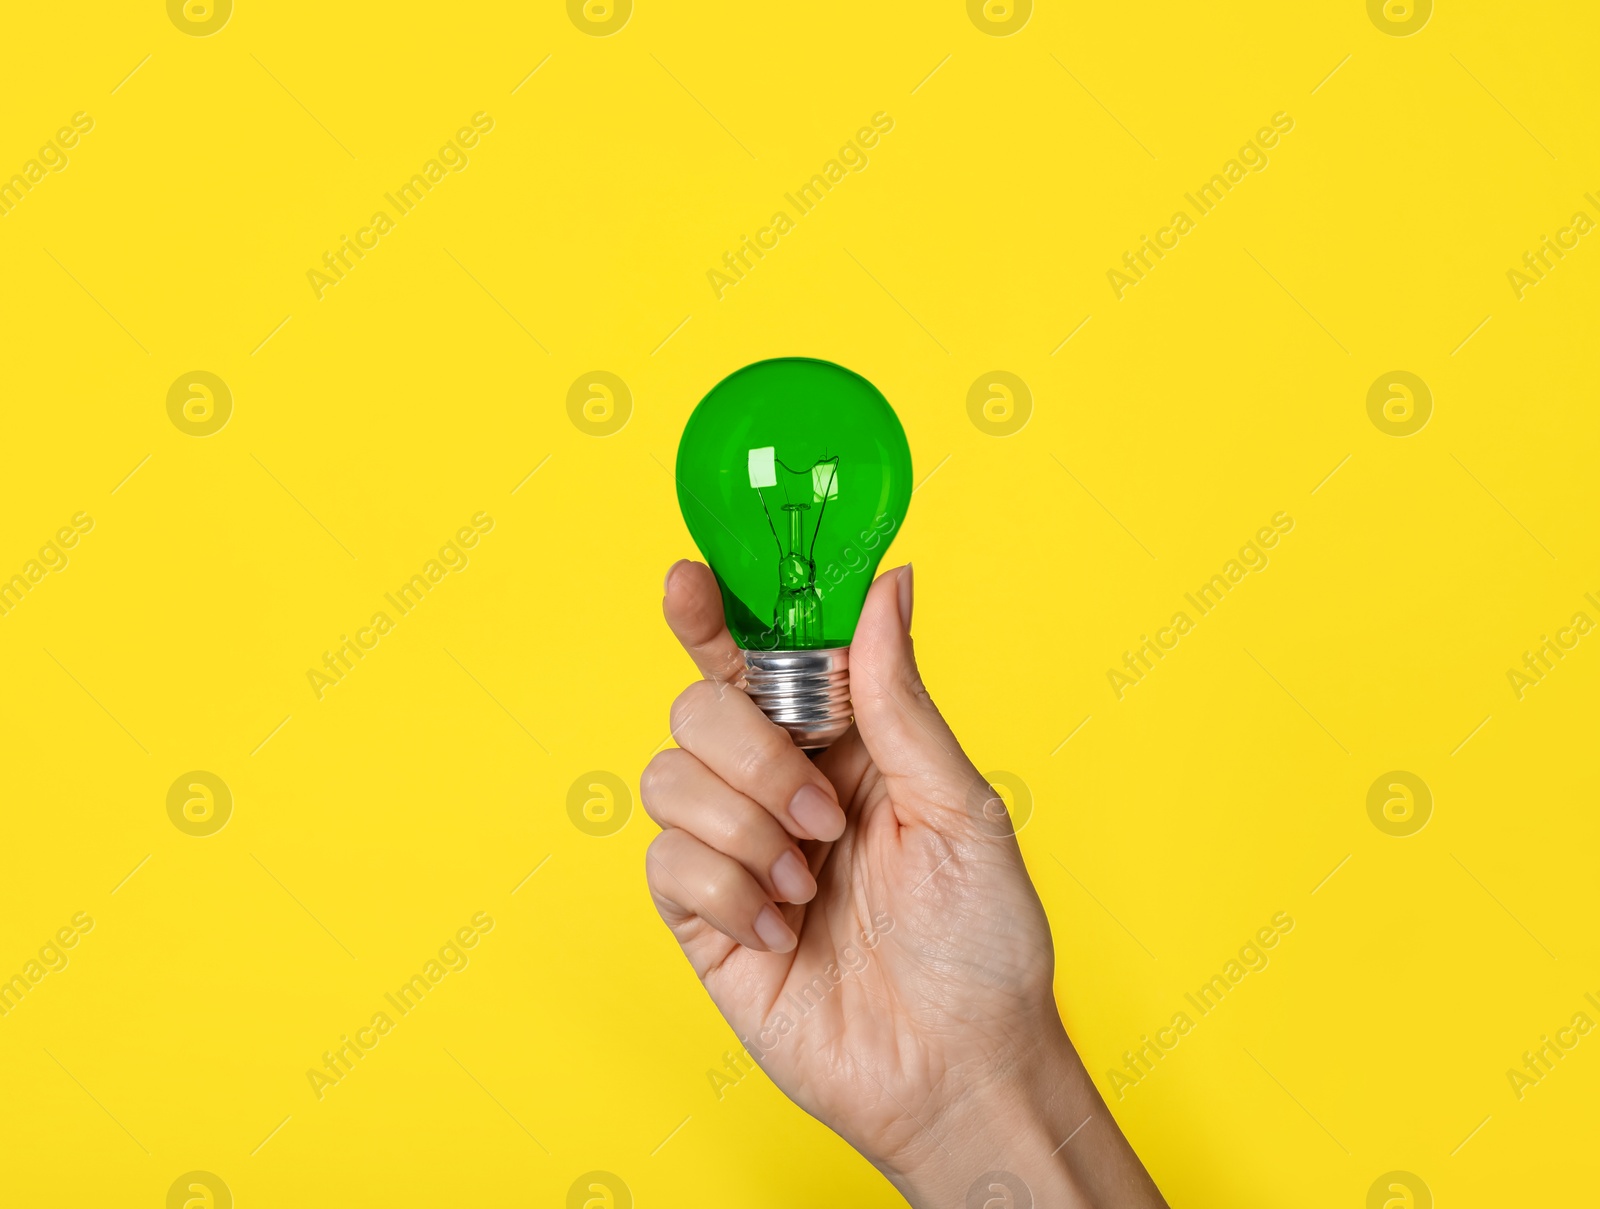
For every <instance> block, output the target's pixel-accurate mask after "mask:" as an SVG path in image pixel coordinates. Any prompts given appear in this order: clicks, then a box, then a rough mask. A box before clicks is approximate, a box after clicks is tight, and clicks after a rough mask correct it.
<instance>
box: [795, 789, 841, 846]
mask: <svg viewBox="0 0 1600 1209" xmlns="http://www.w3.org/2000/svg"><path fill="white" fill-rule="evenodd" d="M789 817H790V818H792V819H794V821H795V822H796V823H798V824H799V825H800V828H801V830H803V831H805V832H806V833H807V834H809V835H810V836H811V838H812V839H814V840H836V839H838V838H839V837H840V836H841V835H843V834H844V811H842V810H840V809H839V807H838V804H837V803H835V802H834V801H833V800H832V799H831V798H829V797H828V795H827V794H825V793H823V792H822V790H820V789H818V788H817V787H816V786H815V785H812V784H810V783H807V784H805V785H802V786H800V788H799V789H798V790H796V791H795V795H794V797H793V798H792V799H791V800H790V802H789Z"/></svg>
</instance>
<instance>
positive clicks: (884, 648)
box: [850, 563, 988, 809]
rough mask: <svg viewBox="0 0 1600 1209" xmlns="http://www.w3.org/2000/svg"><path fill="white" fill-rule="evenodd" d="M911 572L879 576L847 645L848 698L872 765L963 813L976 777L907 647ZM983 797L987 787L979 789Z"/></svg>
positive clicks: (921, 797)
mask: <svg viewBox="0 0 1600 1209" xmlns="http://www.w3.org/2000/svg"><path fill="white" fill-rule="evenodd" d="M911 605H912V578H911V566H910V564H909V563H908V564H907V565H906V566H903V567H896V568H895V569H894V570H892V571H885V572H884V573H883V574H882V575H880V576H878V579H877V582H875V583H874V584H873V585H872V587H871V589H870V590H869V591H868V592H867V602H866V604H865V605H864V606H863V607H862V610H861V620H860V621H859V622H858V623H857V624H856V635H855V639H854V640H853V641H852V642H851V644H850V699H851V702H852V703H853V706H854V709H855V716H856V729H857V730H858V731H859V732H860V734H861V740H862V742H863V743H864V744H865V745H866V748H867V752H868V753H869V754H870V755H871V756H872V760H873V763H874V764H876V765H877V766H878V769H879V771H880V772H882V773H883V774H884V775H885V776H886V777H888V778H889V779H890V781H891V782H899V783H901V784H902V785H905V786H906V787H907V788H914V789H916V791H917V794H916V799H915V800H917V801H922V802H932V803H936V804H938V805H941V806H946V807H949V808H953V809H964V808H965V807H966V805H967V799H968V797H969V796H970V795H971V794H972V792H973V790H974V788H975V787H976V786H978V785H981V781H982V778H980V777H979V776H978V773H977V770H976V769H975V768H973V766H972V762H971V761H970V760H968V759H967V757H966V753H964V752H963V751H962V750H961V744H960V743H958V742H957V741H956V737H955V735H954V734H953V733H952V732H951V730H950V727H949V726H948V725H947V724H946V723H945V720H944V718H943V716H942V715H940V713H939V710H938V708H937V707H936V706H935V705H934V704H933V699H932V698H931V697H930V696H929V695H928V690H927V689H926V688H925V687H924V686H923V683H922V677H921V675H920V674H919V673H918V671H917V659H916V654H915V652H914V651H913V650H912V645H911ZM983 793H984V796H987V794H988V790H987V787H983Z"/></svg>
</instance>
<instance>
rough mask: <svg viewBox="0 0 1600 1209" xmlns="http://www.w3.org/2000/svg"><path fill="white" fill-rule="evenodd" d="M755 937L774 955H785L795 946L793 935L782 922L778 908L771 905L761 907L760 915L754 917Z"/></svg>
mask: <svg viewBox="0 0 1600 1209" xmlns="http://www.w3.org/2000/svg"><path fill="white" fill-rule="evenodd" d="M756 935H757V936H759V937H761V943H762V944H764V945H766V946H767V948H769V949H771V950H772V951H773V952H774V953H787V952H788V951H789V950H790V949H792V948H794V946H795V935H794V933H793V932H791V931H789V925H788V924H786V923H784V922H783V916H781V915H779V914H778V908H776V907H774V906H773V905H772V904H771V903H768V904H767V905H766V906H764V907H762V908H761V914H760V915H758V916H756Z"/></svg>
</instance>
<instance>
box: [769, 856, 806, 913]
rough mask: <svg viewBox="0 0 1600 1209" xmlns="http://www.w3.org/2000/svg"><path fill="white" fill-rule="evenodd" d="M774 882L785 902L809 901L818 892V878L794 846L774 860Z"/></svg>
mask: <svg viewBox="0 0 1600 1209" xmlns="http://www.w3.org/2000/svg"><path fill="white" fill-rule="evenodd" d="M772 884H773V886H774V887H775V888H776V889H777V891H778V893H779V894H780V895H781V896H782V897H783V900H784V901H785V902H791V903H808V902H810V901H811V900H812V898H813V897H814V896H815V895H816V893H817V879H816V878H814V877H812V876H811V870H809V869H807V868H806V863H805V862H804V861H803V860H801V859H800V854H799V853H798V852H796V851H795V850H794V849H793V848H790V849H789V850H788V851H787V852H785V853H784V854H783V855H782V856H780V857H779V858H778V859H777V860H775V861H773V862H772Z"/></svg>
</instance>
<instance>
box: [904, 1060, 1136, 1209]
mask: <svg viewBox="0 0 1600 1209" xmlns="http://www.w3.org/2000/svg"><path fill="white" fill-rule="evenodd" d="M884 1171H885V1174H886V1175H888V1176H889V1178H890V1179H891V1180H892V1181H893V1182H894V1183H895V1185H896V1186H897V1187H898V1188H899V1189H900V1191H901V1192H902V1193H903V1194H904V1195H905V1197H906V1199H907V1200H908V1201H910V1202H911V1204H912V1205H913V1206H915V1207H916V1209H967V1207H968V1206H978V1207H983V1206H988V1205H1003V1206H1007V1207H1008V1209H1009V1207H1011V1206H1015V1209H1057V1207H1061V1209H1165V1205H1166V1202H1165V1201H1164V1200H1163V1199H1162V1197H1161V1194H1160V1192H1158V1191H1157V1190H1156V1187H1155V1184H1154V1183H1153V1182H1152V1181H1151V1179H1150V1177H1149V1175H1148V1174H1146V1172H1145V1170H1144V1167H1143V1165H1142V1164H1141V1163H1140V1162H1139V1159H1138V1157H1137V1156H1136V1155H1135V1154H1134V1153H1133V1149H1132V1148H1131V1147H1130V1146H1129V1145H1128V1142H1127V1139H1126V1138H1124V1137H1123V1136H1122V1131H1121V1130H1120V1129H1119V1128H1118V1127H1117V1123H1116V1121H1115V1120H1114V1119H1113V1118H1112V1116H1111V1113H1110V1112H1109V1110H1108V1109H1107V1108H1106V1106H1105V1102H1104V1101H1103V1100H1101V1098H1100V1094H1099V1092H1098V1091H1097V1090H1096V1089H1095V1087H1094V1084H1093V1082H1092V1081H1091V1080H1090V1078H1089V1075H1088V1072H1087V1071H1085V1070H1084V1067H1083V1063H1082V1062H1081V1061H1080V1060H1079V1058H1078V1055H1077V1052H1076V1051H1075V1050H1074V1049H1073V1048H1072V1043H1071V1042H1070V1041H1068V1040H1067V1037H1066V1034H1065V1032H1061V1033H1060V1034H1059V1036H1058V1038H1057V1037H1052V1038H1051V1039H1050V1040H1048V1041H1047V1042H1045V1043H1043V1044H1041V1046H1040V1048H1039V1051H1038V1052H1037V1054H1036V1055H1035V1057H1034V1060H1033V1061H1031V1062H1029V1063H1027V1064H1025V1066H1023V1067H1020V1068H1019V1069H1018V1070H1017V1072H1016V1073H1015V1075H1014V1076H1013V1077H1012V1078H1010V1079H1008V1080H1006V1081H1004V1082H1003V1083H998V1084H990V1085H986V1086H982V1087H974V1088H972V1089H971V1090H970V1091H969V1092H967V1093H966V1094H964V1095H961V1096H960V1097H959V1098H958V1099H957V1101H956V1102H955V1103H954V1104H953V1105H952V1106H951V1107H949V1108H948V1109H947V1110H946V1111H945V1112H943V1113H942V1114H940V1115H939V1117H938V1118H937V1119H936V1120H930V1121H928V1122H927V1127H926V1128H925V1129H923V1130H921V1131H920V1132H919V1135H918V1138H917V1142H916V1144H915V1145H914V1146H913V1147H909V1148H908V1150H907V1153H906V1154H904V1155H902V1156H900V1159H899V1161H898V1162H896V1163H894V1164H886V1165H884ZM985 1177H987V1178H985ZM1008 1193H1009V1196H1008V1195H1007V1194H1008Z"/></svg>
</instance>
